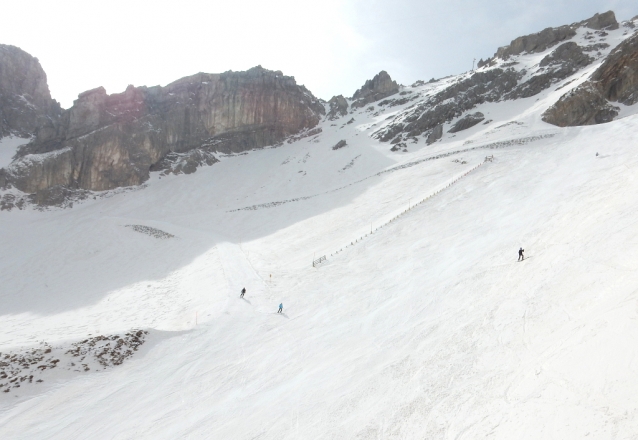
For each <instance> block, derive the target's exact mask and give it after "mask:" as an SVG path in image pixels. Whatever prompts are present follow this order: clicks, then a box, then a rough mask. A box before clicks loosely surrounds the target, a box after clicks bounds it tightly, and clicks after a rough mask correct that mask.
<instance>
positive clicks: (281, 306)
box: [277, 303, 284, 313]
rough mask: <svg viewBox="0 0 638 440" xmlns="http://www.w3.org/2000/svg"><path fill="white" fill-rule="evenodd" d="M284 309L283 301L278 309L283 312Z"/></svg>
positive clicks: (278, 311)
mask: <svg viewBox="0 0 638 440" xmlns="http://www.w3.org/2000/svg"><path fill="white" fill-rule="evenodd" d="M283 310H284V304H283V303H281V304H279V310H277V313H281V312H282V311H283Z"/></svg>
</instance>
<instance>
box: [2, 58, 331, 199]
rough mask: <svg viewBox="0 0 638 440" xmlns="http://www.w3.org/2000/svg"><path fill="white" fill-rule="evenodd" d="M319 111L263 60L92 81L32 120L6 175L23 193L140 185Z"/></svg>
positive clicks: (267, 139)
mask: <svg viewBox="0 0 638 440" xmlns="http://www.w3.org/2000/svg"><path fill="white" fill-rule="evenodd" d="M324 113H325V110H324V107H323V104H322V103H320V102H319V100H317V99H316V98H315V97H314V96H313V95H312V94H311V93H310V92H309V91H308V90H307V89H306V88H305V87H303V86H299V85H297V84H296V82H295V80H294V78H293V77H289V76H284V75H283V74H282V73H281V72H279V71H270V70H266V69H264V68H262V67H261V66H258V67H255V68H253V69H250V70H248V71H246V72H225V73H222V74H207V73H199V74H196V75H193V76H190V77H186V78H182V79H180V80H178V81H175V82H174V83H171V84H169V85H167V86H166V87H159V86H156V87H133V86H129V87H128V88H127V89H126V91H125V92H123V93H119V94H112V95H107V93H106V91H105V90H104V89H103V88H102V87H99V88H97V89H94V90H89V91H87V92H84V93H82V94H80V95H79V96H78V99H77V100H76V101H75V102H74V105H73V107H71V108H70V109H68V110H67V111H65V112H64V113H63V114H62V116H61V118H60V119H59V120H54V119H49V120H47V121H46V122H45V123H43V124H42V125H40V126H39V127H38V128H37V129H36V131H35V134H36V138H35V140H34V141H33V142H31V143H30V144H29V145H27V146H26V147H23V148H22V150H21V151H20V152H19V154H20V155H21V156H23V157H22V158H21V159H19V160H17V161H14V163H13V164H12V165H11V167H10V169H9V170H8V171H9V173H8V174H9V175H8V177H7V178H6V180H7V183H8V184H12V185H14V186H15V187H17V188H18V189H20V190H22V191H24V192H27V193H37V192H39V191H47V190H48V189H50V188H52V187H55V186H63V187H66V188H73V189H84V190H97V191H101V190H108V189H113V188H117V187H122V186H131V185H139V184H141V183H142V182H144V181H145V180H147V179H148V178H149V172H150V171H152V170H161V169H165V170H174V171H175V170H177V171H178V172H192V171H194V170H195V169H196V167H197V166H198V165H200V164H202V163H208V164H210V163H213V162H215V161H216V159H215V157H214V155H213V153H215V152H219V153H237V152H242V151H246V150H249V149H253V148H259V147H264V146H267V145H273V144H276V143H278V142H281V141H282V140H283V139H285V138H286V137H287V136H289V135H291V134H294V133H297V132H299V131H302V130H304V129H306V128H310V127H313V126H315V125H316V124H317V123H318V122H319V120H320V119H321V117H322V116H323V114H324ZM176 163H178V164H177V166H175V165H176ZM182 165H183V166H182Z"/></svg>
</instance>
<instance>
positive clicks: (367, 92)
mask: <svg viewBox="0 0 638 440" xmlns="http://www.w3.org/2000/svg"><path fill="white" fill-rule="evenodd" d="M398 92H399V85H398V84H397V83H396V81H393V80H392V78H390V75H388V72H386V71H385V70H382V71H381V72H379V73H377V74H376V75H375V76H374V78H372V79H369V80H367V81H366V83H365V84H364V85H363V87H361V88H360V89H359V90H357V91H356V92H354V95H353V96H352V99H353V100H354V102H353V103H352V108H353V109H355V108H359V107H363V106H365V105H366V104H369V103H371V102H375V101H378V100H380V99H383V98H387V97H388V96H391V95H394V94H395V93H398Z"/></svg>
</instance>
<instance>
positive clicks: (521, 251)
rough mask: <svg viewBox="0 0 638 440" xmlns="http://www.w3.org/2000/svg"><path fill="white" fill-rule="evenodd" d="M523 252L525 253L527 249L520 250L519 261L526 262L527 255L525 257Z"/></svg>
mask: <svg viewBox="0 0 638 440" xmlns="http://www.w3.org/2000/svg"><path fill="white" fill-rule="evenodd" d="M523 252H525V249H523V248H520V249H519V250H518V261H521V260H524V259H525V255H523Z"/></svg>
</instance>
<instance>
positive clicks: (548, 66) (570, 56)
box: [506, 41, 594, 99]
mask: <svg viewBox="0 0 638 440" xmlns="http://www.w3.org/2000/svg"><path fill="white" fill-rule="evenodd" d="M593 61H594V59H593V58H591V57H590V56H589V55H586V54H585V53H584V52H583V50H582V48H581V47H580V46H579V45H578V44H576V43H574V42H573V41H570V42H567V43H563V44H561V45H560V46H558V47H557V48H556V49H555V50H554V51H553V52H552V53H550V54H549V55H547V56H545V57H544V58H543V59H542V60H541V62H540V64H539V65H540V67H541V69H540V70H539V72H540V73H538V74H536V75H534V76H532V77H531V78H530V79H529V80H528V81H526V82H524V83H522V84H519V85H518V86H517V87H516V89H514V90H513V91H512V92H511V93H509V94H508V95H507V96H506V98H507V99H518V98H528V97H530V96H535V95H537V94H539V93H540V92H542V91H543V90H545V89H547V88H549V87H550V86H551V85H552V84H555V83H557V82H559V81H562V80H563V79H565V78H567V77H569V76H571V75H573V74H574V73H576V72H577V71H578V70H580V69H582V68H583V67H586V66H587V65H589V64H591V63H592V62H593Z"/></svg>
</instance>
